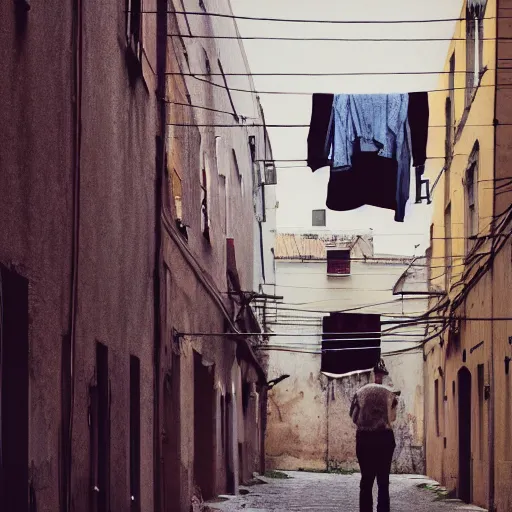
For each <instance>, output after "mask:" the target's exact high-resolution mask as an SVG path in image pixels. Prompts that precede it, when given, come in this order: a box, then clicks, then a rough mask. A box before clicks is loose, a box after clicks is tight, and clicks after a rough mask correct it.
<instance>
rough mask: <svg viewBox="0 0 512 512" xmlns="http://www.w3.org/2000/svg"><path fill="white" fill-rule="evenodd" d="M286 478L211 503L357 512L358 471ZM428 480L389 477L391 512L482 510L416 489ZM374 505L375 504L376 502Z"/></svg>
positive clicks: (231, 509)
mask: <svg viewBox="0 0 512 512" xmlns="http://www.w3.org/2000/svg"><path fill="white" fill-rule="evenodd" d="M287 475H289V476H290V478H288V479H269V478H261V481H264V482H266V483H265V484H261V485H253V486H251V487H243V488H242V493H246V494H243V495H240V496H237V497H231V498H229V499H228V500H227V501H225V502H223V503H215V504H210V507H211V508H213V509H214V510H215V509H216V510H221V511H223V512H235V511H245V512H291V511H304V512H305V511H322V512H330V511H332V512H334V511H336V512H357V511H358V495H359V478H360V475H359V474H354V475H332V474H317V473H302V472H300V473H291V472H289V473H288V472H287ZM424 483H431V481H429V480H428V479H426V478H425V477H421V476H412V475H392V476H391V486H390V493H391V510H392V511H393V512H411V511H412V512H449V511H457V510H466V511H471V510H472V511H482V510H483V509H481V508H478V507H474V506H471V505H466V504H463V503H461V502H459V501H457V500H444V501H440V500H438V499H437V494H436V493H435V492H433V491H431V490H427V489H423V488H419V486H420V485H421V484H424ZM375 506H376V504H375Z"/></svg>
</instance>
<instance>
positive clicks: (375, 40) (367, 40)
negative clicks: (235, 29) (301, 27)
mask: <svg viewBox="0 0 512 512" xmlns="http://www.w3.org/2000/svg"><path fill="white" fill-rule="evenodd" d="M168 36H169V37H180V38H189V39H221V40H223V39H234V40H239V41H240V40H242V41H308V42H336V43H337V42H339V43H348V42H354V43H361V42H362V43H382V42H387V41H389V42H397V43H402V42H404V43H408V42H412V43H423V42H425V43H428V42H431V41H432V42H436V43H437V42H444V41H450V42H451V41H467V39H466V38H465V37H452V38H449V37H385V38H379V37H377V38H376V37H357V38H356V37H341V38H340V37H285V36H210V35H196V34H193V35H190V34H168ZM511 40H512V38H510V37H499V38H496V37H483V38H481V39H480V41H511ZM468 73H470V72H469V71H468Z"/></svg>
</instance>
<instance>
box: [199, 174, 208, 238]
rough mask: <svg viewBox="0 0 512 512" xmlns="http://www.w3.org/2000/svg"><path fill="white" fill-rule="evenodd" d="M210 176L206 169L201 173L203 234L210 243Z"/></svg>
mask: <svg viewBox="0 0 512 512" xmlns="http://www.w3.org/2000/svg"><path fill="white" fill-rule="evenodd" d="M208 186H209V185H208V174H207V171H206V169H205V168H203V170H202V171H201V195H202V199H201V232H202V233H203V236H204V237H205V238H206V240H208V241H210V222H209V213H208V202H209V197H208Z"/></svg>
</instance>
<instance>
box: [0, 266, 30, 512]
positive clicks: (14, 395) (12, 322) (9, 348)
mask: <svg viewBox="0 0 512 512" xmlns="http://www.w3.org/2000/svg"><path fill="white" fill-rule="evenodd" d="M28 324H29V318H28V281H27V280H26V279H25V278H23V277H22V276H20V275H19V274H17V273H16V272H13V271H11V270H9V269H7V268H6V267H4V266H3V265H0V356H1V357H0V503H1V504H2V510H13V511H14V510H16V511H20V512H27V511H28V506H27V502H28V500H27V497H28V494H29V493H28V491H29V489H28V482H29V472H28V461H29V452H28V439H29V338H28Z"/></svg>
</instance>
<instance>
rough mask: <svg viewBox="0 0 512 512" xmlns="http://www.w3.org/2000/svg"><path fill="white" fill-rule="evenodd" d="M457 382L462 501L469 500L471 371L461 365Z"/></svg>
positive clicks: (460, 493) (460, 490)
mask: <svg viewBox="0 0 512 512" xmlns="http://www.w3.org/2000/svg"><path fill="white" fill-rule="evenodd" d="M458 384H459V485H458V495H459V498H460V499H461V500H462V501H465V502H466V503H470V502H471V487H472V482H471V373H470V371H469V370H468V369H467V368H466V367H463V368H461V369H460V370H459V373H458Z"/></svg>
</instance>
